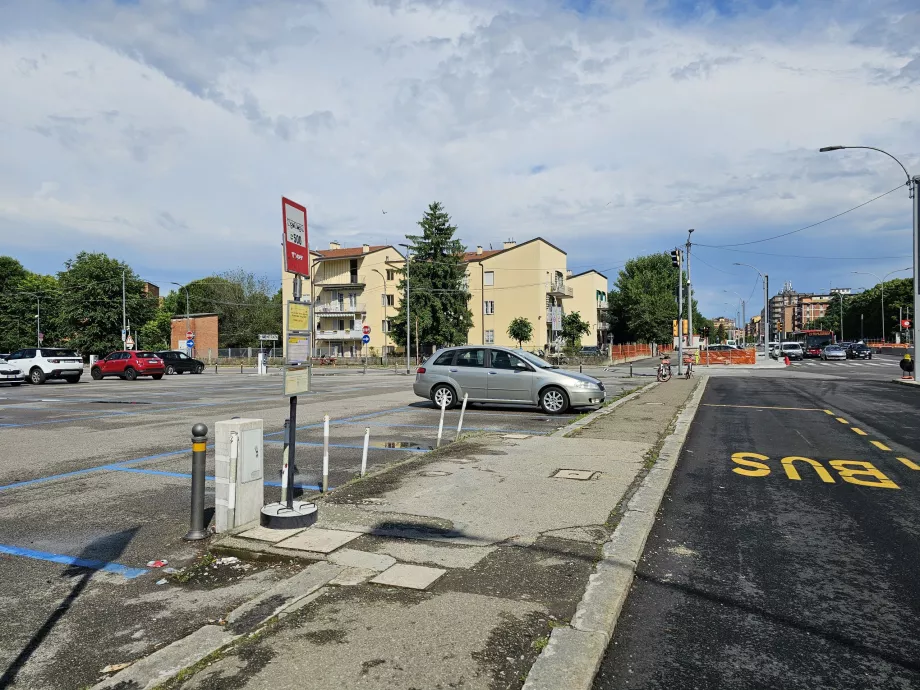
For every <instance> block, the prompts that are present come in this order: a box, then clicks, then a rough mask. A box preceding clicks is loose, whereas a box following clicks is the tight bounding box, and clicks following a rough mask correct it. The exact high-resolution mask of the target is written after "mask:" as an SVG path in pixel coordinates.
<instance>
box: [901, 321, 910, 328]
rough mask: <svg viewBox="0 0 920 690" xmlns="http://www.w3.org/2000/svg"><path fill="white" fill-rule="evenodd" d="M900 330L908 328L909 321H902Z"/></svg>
mask: <svg viewBox="0 0 920 690" xmlns="http://www.w3.org/2000/svg"><path fill="white" fill-rule="evenodd" d="M901 328H910V319H902V320H901Z"/></svg>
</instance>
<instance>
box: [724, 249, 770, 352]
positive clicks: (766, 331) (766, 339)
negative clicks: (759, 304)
mask: <svg viewBox="0 0 920 690" xmlns="http://www.w3.org/2000/svg"><path fill="white" fill-rule="evenodd" d="M732 265H734V266H747V267H748V268H753V269H754V270H755V271H757V273H759V274H760V279H761V280H762V281H763V321H762V323H761V325H762V326H763V328H762V329H761V330H763V356H764V357H765V358H767V357H769V356H770V295H769V293H770V276H768V275H767V274H766V273H761V271H760V269H758V268H757V267H756V266H751V264H743V263H741V262H740V261H735V262H734V263H733V264H732ZM765 361H766V360H765Z"/></svg>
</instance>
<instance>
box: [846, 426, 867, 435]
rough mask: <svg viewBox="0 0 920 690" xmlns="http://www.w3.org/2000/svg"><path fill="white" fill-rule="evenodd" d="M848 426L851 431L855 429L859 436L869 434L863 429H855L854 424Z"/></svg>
mask: <svg viewBox="0 0 920 690" xmlns="http://www.w3.org/2000/svg"><path fill="white" fill-rule="evenodd" d="M850 428H851V429H852V430H853V431H855V432H856V433H857V434H859V435H860V436H868V435H869V434H867V433H866V432H865V431H863V430H862V429H857V428H856V427H855V426H851V427H850Z"/></svg>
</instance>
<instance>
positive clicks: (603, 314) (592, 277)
mask: <svg viewBox="0 0 920 690" xmlns="http://www.w3.org/2000/svg"><path fill="white" fill-rule="evenodd" d="M568 284H569V286H570V287H571V288H572V290H573V297H572V301H571V303H570V304H568V305H567V306H568V310H567V311H568V313H572V312H576V311H577V312H578V313H579V315H580V316H581V320H582V321H587V322H588V324H590V326H591V333H590V334H589V335H586V336H583V337H582V339H581V344H582V345H598V346H600V345H606V344H607V340H608V338H607V335H608V333H609V331H610V326H609V323H608V321H607V276H605V275H604V274H603V273H600V272H598V271H595V270H594V269H591V270H590V271H584V272H583V273H579V274H577V275H573V276H569V278H568Z"/></svg>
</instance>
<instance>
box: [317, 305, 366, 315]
mask: <svg viewBox="0 0 920 690" xmlns="http://www.w3.org/2000/svg"><path fill="white" fill-rule="evenodd" d="M313 312H314V313H315V314H317V315H320V314H321V315H323V316H351V315H353V314H364V313H367V305H365V304H362V303H360V302H359V303H356V304H349V303H348V302H320V303H317V304H315V305H314V306H313Z"/></svg>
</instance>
